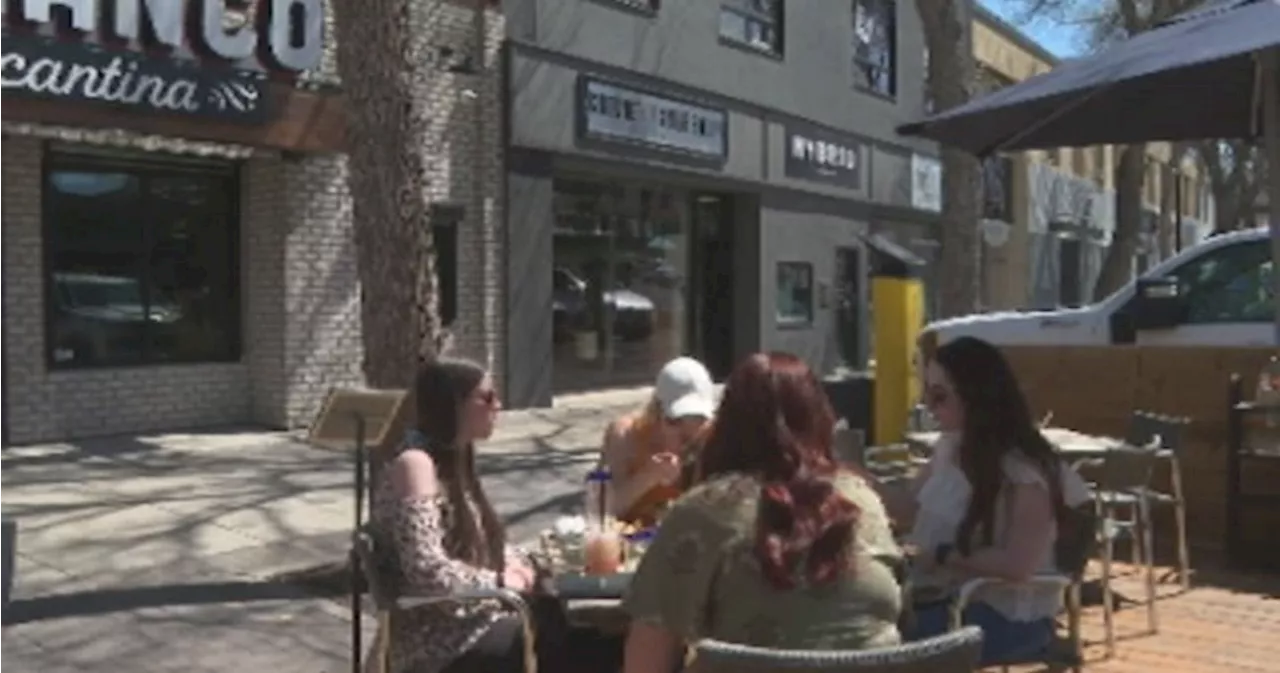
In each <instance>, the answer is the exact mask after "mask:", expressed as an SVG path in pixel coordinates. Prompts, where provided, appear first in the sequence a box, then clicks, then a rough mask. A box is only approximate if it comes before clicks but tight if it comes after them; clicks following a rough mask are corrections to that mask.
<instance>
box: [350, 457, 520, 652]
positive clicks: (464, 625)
mask: <svg viewBox="0 0 1280 673" xmlns="http://www.w3.org/2000/svg"><path fill="white" fill-rule="evenodd" d="M377 489H378V493H377V497H375V499H374V503H375V504H374V508H373V512H372V514H373V520H374V523H375V525H376V526H377V528H378V529H379V530H381V531H384V532H385V534H386V535H387V540H388V542H389V543H390V546H391V548H392V549H393V550H394V552H395V555H396V559H395V564H394V565H395V566H396V567H397V568H398V570H397V572H398V573H399V574H400V577H399V581H400V582H401V586H402V587H404V590H405V591H406V592H411V593H418V594H441V593H448V592H450V591H455V590H458V589H461V588H495V587H497V586H498V574H497V573H496V572H494V571H492V570H488V569H485V568H477V567H475V566H471V565H469V564H467V563H465V562H463V561H461V560H459V559H457V558H454V557H453V556H451V555H450V554H449V553H448V551H447V550H446V548H445V544H444V537H445V531H446V530H447V528H448V523H449V521H451V520H452V517H453V516H457V513H456V512H454V511H453V510H454V508H453V507H451V506H450V503H449V502H448V501H447V499H446V498H445V497H444V496H443V495H437V496H433V497H430V498H413V499H405V498H398V497H396V494H395V493H394V492H393V491H392V489H391V484H390V480H389V479H387V478H386V475H381V478H380V479H379V482H378V485H377ZM468 505H469V507H468V509H470V510H471V511H470V512H468V513H467V514H468V515H471V516H477V509H476V506H475V503H474V502H469V503H468ZM513 554H515V551H514V550H509V551H508V555H513ZM509 614H511V613H510V612H509V611H507V610H505V609H504V608H503V607H502V606H501V605H499V604H498V603H496V602H489V601H484V602H475V601H472V602H458V603H440V604H436V605H431V606H426V607H422V608H418V609H416V610H413V611H410V612H407V613H404V614H401V615H398V617H397V619H394V620H392V625H391V632H390V633H389V634H386V635H387V636H389V637H390V639H391V644H392V646H391V657H390V659H391V661H390V668H389V670H390V673H437V672H438V671H440V670H441V669H443V668H444V667H446V666H448V665H449V663H450V662H452V661H453V660H454V659H455V658H457V657H458V656H459V655H461V654H462V653H463V652H466V651H467V649H468V648H470V647H471V646H472V645H473V644H474V643H475V642H476V641H477V640H479V638H480V637H481V636H483V635H484V634H485V632H486V631H487V630H488V629H489V627H490V626H491V625H492V624H493V623H494V622H495V621H497V620H498V619H499V618H501V617H503V616H507V615H509Z"/></svg>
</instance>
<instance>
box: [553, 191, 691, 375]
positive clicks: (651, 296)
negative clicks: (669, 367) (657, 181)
mask: <svg viewBox="0 0 1280 673" xmlns="http://www.w3.org/2000/svg"><path fill="white" fill-rule="evenodd" d="M554 211H555V239H554V263H553V270H552V274H553V285H552V292H553V302H552V309H553V311H554V319H553V324H554V331H555V361H554V367H555V368H554V375H553V376H554V387H555V388H556V389H557V390H558V391H570V390H587V389H591V388H598V387H603V386H615V385H638V384H642V383H646V382H649V381H651V380H652V378H653V376H654V375H655V374H656V373H657V371H658V369H659V368H661V366H662V364H663V363H664V362H666V361H667V360H669V359H671V358H673V357H676V356H679V355H681V354H683V353H684V348H685V345H686V336H687V331H688V328H687V321H686V315H687V311H686V285H687V282H686V280H687V278H686V274H687V266H688V261H687V259H688V257H687V255H688V245H689V236H688V230H689V226H688V221H689V216H688V195H687V194H685V193H683V192H680V191H678V190H673V189H666V188H662V187H655V186H649V185H640V184H633V183H620V182H597V181H592V180H578V179H572V178H558V179H556V181H555V205H554Z"/></svg>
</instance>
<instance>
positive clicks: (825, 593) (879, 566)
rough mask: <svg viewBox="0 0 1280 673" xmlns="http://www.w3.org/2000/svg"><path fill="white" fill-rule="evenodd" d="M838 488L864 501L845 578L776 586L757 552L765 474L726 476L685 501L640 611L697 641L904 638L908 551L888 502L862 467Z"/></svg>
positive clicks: (667, 525)
mask: <svg viewBox="0 0 1280 673" xmlns="http://www.w3.org/2000/svg"><path fill="white" fill-rule="evenodd" d="M834 484H835V486H836V488H837V489H838V490H839V491H840V492H841V493H842V494H843V495H844V496H845V497H846V498H848V499H849V500H850V501H852V502H853V503H854V504H855V505H857V507H858V509H859V510H860V513H859V515H858V518H857V521H856V523H855V524H854V527H855V530H854V536H853V542H852V545H853V549H852V550H850V551H851V553H850V554H848V556H847V558H848V566H847V567H846V568H845V569H844V572H842V573H841V574H840V575H839V577H838V578H837V579H835V580H833V581H831V582H829V583H825V584H823V585H820V586H808V585H807V583H806V582H805V580H804V578H803V576H802V573H798V576H799V577H798V585H797V588H794V589H789V590H779V589H776V588H774V587H773V586H771V585H770V584H768V582H767V581H766V580H765V579H764V576H763V575H762V573H761V571H760V566H759V562H758V561H757V559H756V557H755V553H754V545H755V530H756V511H757V507H758V505H759V501H760V481H759V479H757V478H756V477H754V476H751V475H746V474H727V475H721V476H718V477H716V478H714V479H712V480H710V481H707V482H706V483H703V484H701V485H699V486H697V487H696V488H694V489H693V490H691V491H689V492H688V493H686V494H684V495H683V496H681V497H680V499H678V500H677V501H676V502H675V504H674V505H673V506H672V507H671V509H670V511H668V513H667V515H666V517H665V518H664V519H663V520H662V527H661V528H660V529H659V531H658V535H657V536H656V537H655V538H654V541H653V544H652V546H651V547H650V548H649V550H648V551H647V552H646V553H645V556H644V559H643V560H642V561H641V563H640V567H639V568H638V569H637V570H636V575H635V577H634V578H633V579H632V581H631V586H630V589H629V591H628V594H627V597H626V600H625V603H624V607H625V608H626V611H627V613H628V614H630V615H631V618H632V619H634V620H637V621H643V622H649V623H652V624H656V625H659V626H662V627H664V628H665V629H666V630H668V631H670V632H672V633H673V634H675V635H677V636H679V637H681V638H683V639H684V640H685V642H694V641H696V640H699V639H701V638H714V639H717V640H722V641H727V642H732V643H740V644H745V645H754V646H758V647H770V648H777V649H808V650H823V649H865V648H872V647H883V646H891V645H896V644H898V642H899V634H898V628H897V622H898V614H899V612H900V610H901V608H902V595H901V590H900V588H899V585H898V583H897V581H896V580H895V579H894V568H895V567H897V566H898V564H900V563H901V561H902V551H901V549H899V547H898V545H897V543H896V542H895V541H894V539H893V533H892V532H891V531H890V528H889V518H888V516H887V515H886V514H885V510H884V505H883V504H882V503H881V502H880V498H879V496H877V495H876V493H875V492H874V491H873V490H872V489H871V487H870V486H869V485H868V484H867V483H866V482H865V481H863V479H862V478H861V477H859V476H857V475H854V474H851V473H840V474H839V475H837V476H836V477H835V478H834Z"/></svg>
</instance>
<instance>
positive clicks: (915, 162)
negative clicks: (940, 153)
mask: <svg viewBox="0 0 1280 673" xmlns="http://www.w3.org/2000/svg"><path fill="white" fill-rule="evenodd" d="M911 206H912V207H913V208H916V209H919V210H927V211H929V212H931V213H938V212H942V162H941V161H940V160H938V159H937V158H935V157H926V156H924V155H922V154H913V155H911Z"/></svg>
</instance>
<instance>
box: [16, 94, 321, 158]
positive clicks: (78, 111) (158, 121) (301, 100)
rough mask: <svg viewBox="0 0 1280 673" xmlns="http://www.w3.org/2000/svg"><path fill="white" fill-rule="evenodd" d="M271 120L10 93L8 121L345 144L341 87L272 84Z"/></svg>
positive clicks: (238, 140) (250, 141)
mask: <svg viewBox="0 0 1280 673" xmlns="http://www.w3.org/2000/svg"><path fill="white" fill-rule="evenodd" d="M267 95H268V104H269V105H270V109H271V110H273V114H272V115H271V120H270V121H268V122H266V123H263V124H252V125H249V124H243V123H230V122H225V121H218V120H211V119H208V118H200V117H184V116H178V115H160V114H146V113H142V112H139V111H138V110H136V109H129V108H123V107H114V106H111V105H99V104H93V103H69V102H63V101H53V100H38V99H30V98H19V97H17V96H5V101H4V106H3V108H0V112H2V114H3V118H4V120H5V121H10V122H25V123H34V124H51V125H56V126H71V127H81V128H119V129H125V130H129V131H137V132H140V133H154V134H158V135H166V136H174V137H178V138H186V139H189V140H208V141H215V142H226V143H234V144H238V145H246V146H250V147H262V148H270V149H276V150H284V151H290V152H336V151H341V150H342V149H343V147H344V145H345V140H344V136H345V131H346V117H345V113H344V111H343V105H342V97H341V94H340V93H339V92H338V91H336V90H312V89H299V88H297V87H295V86H294V85H293V84H291V83H288V82H271V83H269V84H268V87H267Z"/></svg>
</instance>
